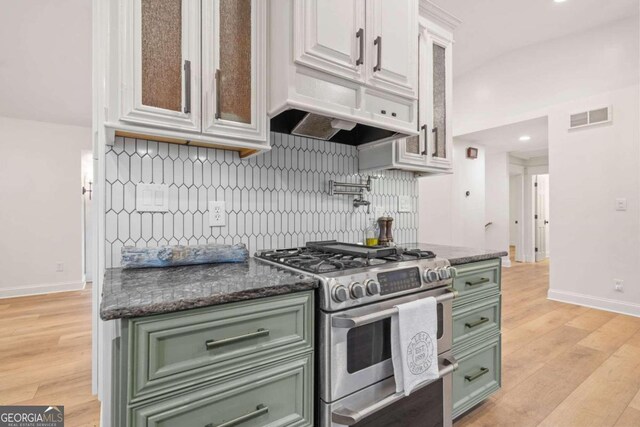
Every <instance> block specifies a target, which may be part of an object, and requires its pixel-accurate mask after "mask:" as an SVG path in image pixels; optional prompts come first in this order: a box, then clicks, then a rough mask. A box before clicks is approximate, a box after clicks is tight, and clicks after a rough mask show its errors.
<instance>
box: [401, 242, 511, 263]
mask: <svg viewBox="0 0 640 427" xmlns="http://www.w3.org/2000/svg"><path fill="white" fill-rule="evenodd" d="M399 246H402V247H406V248H408V249H418V248H419V249H422V250H427V251H433V252H434V253H435V254H436V256H438V257H439V258H446V259H448V260H449V262H450V263H451V265H460V264H467V263H469V262H476V261H485V260H488V259H493V258H501V257H503V256H507V255H509V254H508V253H507V252H505V251H497V250H489V249H474V248H464V247H458V246H446V245H433V244H430V243H408V244H403V245H399Z"/></svg>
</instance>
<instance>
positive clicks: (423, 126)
mask: <svg viewBox="0 0 640 427" xmlns="http://www.w3.org/2000/svg"><path fill="white" fill-rule="evenodd" d="M420 129H422V131H423V132H424V151H422V155H423V156H426V155H427V141H428V139H429V137H428V135H429V134H428V133H427V129H428V127H427V124H426V123H425V124H423V125H422V127H421V128H420Z"/></svg>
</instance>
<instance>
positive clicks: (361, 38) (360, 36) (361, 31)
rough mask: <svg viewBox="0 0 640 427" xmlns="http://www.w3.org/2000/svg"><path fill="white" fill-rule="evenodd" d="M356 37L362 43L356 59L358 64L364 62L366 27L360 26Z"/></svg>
mask: <svg viewBox="0 0 640 427" xmlns="http://www.w3.org/2000/svg"><path fill="white" fill-rule="evenodd" d="M356 38H357V39H358V41H359V43H360V46H359V47H360V53H359V54H358V59H356V65H361V64H364V57H363V56H364V29H363V28H360V29H359V30H358V32H357V33H356Z"/></svg>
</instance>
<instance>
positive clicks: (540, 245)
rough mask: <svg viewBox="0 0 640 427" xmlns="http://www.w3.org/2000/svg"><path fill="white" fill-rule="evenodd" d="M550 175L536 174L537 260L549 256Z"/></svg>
mask: <svg viewBox="0 0 640 427" xmlns="http://www.w3.org/2000/svg"><path fill="white" fill-rule="evenodd" d="M548 189H549V175H536V177H535V179H534V191H535V203H536V206H535V216H534V222H535V230H536V246H535V254H536V262H538V261H542V260H544V259H546V258H547V245H548V227H549V216H548V215H549V207H548V203H549V202H548V200H549V199H548V196H549V195H548Z"/></svg>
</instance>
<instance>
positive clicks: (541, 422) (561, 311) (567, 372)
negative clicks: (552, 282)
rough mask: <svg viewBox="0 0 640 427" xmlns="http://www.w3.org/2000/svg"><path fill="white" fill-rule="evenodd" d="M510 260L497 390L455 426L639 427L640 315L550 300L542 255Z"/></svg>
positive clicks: (505, 281) (505, 271) (505, 272)
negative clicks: (528, 261) (533, 259)
mask: <svg viewBox="0 0 640 427" xmlns="http://www.w3.org/2000/svg"><path fill="white" fill-rule="evenodd" d="M551 262H553V260H552V261H551ZM512 265H513V267H511V268H504V269H503V276H502V284H503V289H502V298H503V299H502V308H503V311H502V331H503V334H502V389H501V390H500V391H499V392H498V393H497V394H496V395H494V396H493V397H492V398H490V399H489V400H487V401H486V402H484V403H483V404H481V405H480V406H478V407H476V408H475V409H474V410H472V411H471V412H468V413H467V414H466V415H465V416H463V417H462V418H459V419H458V420H457V422H456V423H455V427H480V426H517V427H527V426H549V427H551V426H553V427H573V426H575V427H587V426H593V427H603V426H619V427H638V426H640V319H639V318H635V317H630V316H623V315H618V314H614V313H609V312H605V311H599V310H594V309H588V308H585V307H579V306H574V305H569V304H562V303H559V302H554V301H549V300H547V299H546V293H547V289H548V282H549V265H548V262H547V261H544V262H541V263H537V264H523V263H516V262H512Z"/></svg>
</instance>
